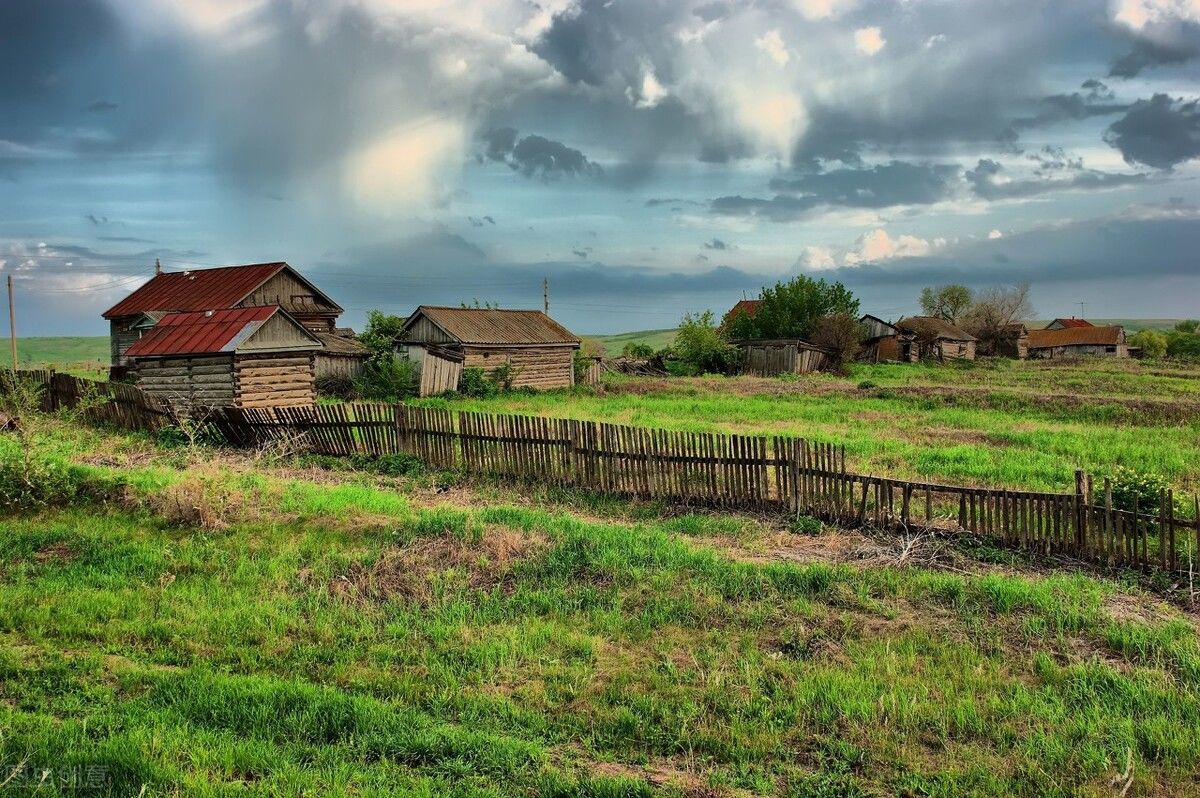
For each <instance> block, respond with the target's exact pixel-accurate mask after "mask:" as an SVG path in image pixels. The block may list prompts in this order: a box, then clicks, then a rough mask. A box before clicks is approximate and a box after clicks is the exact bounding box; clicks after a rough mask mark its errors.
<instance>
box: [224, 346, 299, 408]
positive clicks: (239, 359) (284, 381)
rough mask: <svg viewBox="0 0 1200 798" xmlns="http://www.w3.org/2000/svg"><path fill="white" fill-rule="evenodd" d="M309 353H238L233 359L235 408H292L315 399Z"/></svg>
mask: <svg viewBox="0 0 1200 798" xmlns="http://www.w3.org/2000/svg"><path fill="white" fill-rule="evenodd" d="M314 361H315V357H314V355H313V353H312V352H263V353H258V354H240V353H239V354H238V355H237V356H236V358H235V362H234V387H235V400H234V404H235V405H236V406H237V407H273V406H274V407H294V406H297V405H311V404H313V403H315V402H316V389H315V387H314V385H313V380H314V375H315V367H314Z"/></svg>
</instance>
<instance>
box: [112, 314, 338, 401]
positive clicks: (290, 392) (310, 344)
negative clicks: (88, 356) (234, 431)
mask: <svg viewBox="0 0 1200 798" xmlns="http://www.w3.org/2000/svg"><path fill="white" fill-rule="evenodd" d="M320 349H321V342H320V341H319V340H318V339H317V337H316V335H315V334H314V333H312V332H310V331H309V330H307V329H305V327H304V325H302V324H301V323H300V322H299V321H297V320H296V319H294V318H292V316H291V314H289V313H288V312H287V311H285V310H283V309H281V308H280V307H279V306H277V305H266V306H255V307H247V308H232V309H228V310H209V311H196V312H190V313H168V314H166V315H165V316H163V317H162V318H161V319H160V320H159V321H158V323H157V324H155V325H154V327H153V328H152V329H151V330H149V331H148V332H147V333H146V334H145V335H143V336H142V337H141V338H139V339H138V340H137V341H135V342H134V343H132V344H131V345H130V346H129V348H128V349H127V350H126V352H125V356H126V357H127V358H128V360H129V362H130V363H131V364H132V365H131V371H132V373H133V375H134V376H135V377H136V380H137V385H138V387H140V388H141V389H142V390H143V391H145V392H146V393H148V394H150V395H152V396H157V397H159V398H160V399H162V400H164V401H166V402H168V403H169V404H172V405H174V406H176V407H180V408H184V409H188V408H197V407H231V406H232V407H268V406H280V405H311V404H313V402H314V401H315V399H316V393H315V390H314V388H313V373H314V371H313V361H314V357H315V353H316V352H317V351H319V350H320Z"/></svg>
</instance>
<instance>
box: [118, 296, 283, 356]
mask: <svg viewBox="0 0 1200 798" xmlns="http://www.w3.org/2000/svg"><path fill="white" fill-rule="evenodd" d="M276 312H279V306H278V305H265V306H261V307H251V308H233V309H230V310H210V311H197V312H194V313H168V314H167V315H166V316H163V318H162V320H161V321H160V322H159V323H158V324H156V325H155V326H154V329H152V330H150V332H148V333H146V334H145V335H144V336H142V337H141V338H140V339H138V340H137V341H136V342H134V344H133V346H131V347H129V349H128V350H127V351H126V352H125V354H126V355H127V356H129V357H161V356H164V355H206V354H216V353H219V352H232V351H234V350H235V349H236V348H237V346H238V344H240V343H241V342H242V341H244V340H246V339H247V338H249V337H250V336H251V335H252V334H253V333H254V331H255V330H257V329H258V328H259V327H261V326H262V325H263V323H264V322H266V321H267V319H269V318H271V317H272V316H273V315H275V313H276Z"/></svg>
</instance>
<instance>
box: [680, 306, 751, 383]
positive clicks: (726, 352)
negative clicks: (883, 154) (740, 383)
mask: <svg viewBox="0 0 1200 798" xmlns="http://www.w3.org/2000/svg"><path fill="white" fill-rule="evenodd" d="M674 354H675V357H677V358H678V359H679V361H680V362H681V363H683V364H684V365H685V366H686V367H687V370H688V371H689V372H690V373H692V374H731V373H733V372H735V371H736V370H737V367H738V365H739V363H740V361H741V352H740V351H739V350H738V349H737V348H736V347H732V346H730V345H729V344H727V343H725V339H724V338H722V337H721V335H720V333H718V332H717V327H716V325H715V324H714V323H713V313H712V311H711V310H706V311H704V312H703V313H685V314H684V315H683V320H682V321H680V323H679V330H678V332H676V334H675V347H674Z"/></svg>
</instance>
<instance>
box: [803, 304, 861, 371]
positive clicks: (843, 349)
mask: <svg viewBox="0 0 1200 798" xmlns="http://www.w3.org/2000/svg"><path fill="white" fill-rule="evenodd" d="M862 338H863V326H862V325H861V324H859V322H858V319H857V318H855V317H854V316H851V315H850V314H849V313H830V314H828V315H825V316H821V317H820V318H818V319H817V320H816V322H815V323H814V325H813V336H812V342H813V343H814V344H816V345H817V346H819V347H821V348H822V349H824V350H825V351H826V352H828V353H829V368H830V370H831V371H835V372H840V371H843V370H844V369H845V367H846V364H847V363H849V362H850V361H852V360H854V358H855V357H856V356H857V355H858V349H859V342H860V341H861V340H862Z"/></svg>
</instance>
